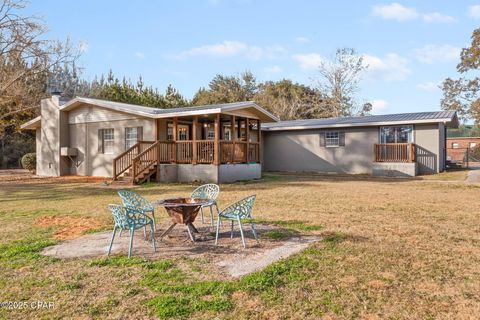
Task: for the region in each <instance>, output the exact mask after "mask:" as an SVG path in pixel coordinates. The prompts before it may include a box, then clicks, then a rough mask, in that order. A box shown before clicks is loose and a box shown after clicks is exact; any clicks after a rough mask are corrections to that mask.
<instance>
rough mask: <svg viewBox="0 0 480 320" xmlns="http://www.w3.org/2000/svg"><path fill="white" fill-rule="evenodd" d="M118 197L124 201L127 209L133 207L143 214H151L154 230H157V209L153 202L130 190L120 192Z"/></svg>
mask: <svg viewBox="0 0 480 320" xmlns="http://www.w3.org/2000/svg"><path fill="white" fill-rule="evenodd" d="M118 195H119V196H120V198H121V199H122V202H123V205H124V206H125V207H132V208H135V209H136V210H139V211H141V212H142V213H143V214H150V215H151V218H152V220H153V228H154V230H156V223H155V208H154V207H153V205H152V203H151V202H149V201H148V200H147V199H145V198H143V197H142V196H140V195H139V194H137V193H135V192H133V191H130V190H125V189H124V190H119V191H118Z"/></svg>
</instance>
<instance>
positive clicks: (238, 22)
mask: <svg viewBox="0 0 480 320" xmlns="http://www.w3.org/2000/svg"><path fill="white" fill-rule="evenodd" d="M26 11H27V13H28V14H32V15H36V16H39V17H41V18H42V19H44V20H45V23H46V24H47V26H48V28H49V30H48V32H47V34H46V36H47V37H49V38H52V39H66V38H67V37H69V38H70V39H71V40H73V41H75V42H77V43H78V44H79V46H80V47H81V50H82V56H81V58H80V65H81V67H82V68H84V71H83V76H84V78H86V79H89V80H92V79H93V78H94V77H95V75H101V74H107V73H108V72H109V70H110V69H112V70H113V72H114V74H115V75H116V76H119V77H122V76H126V77H127V78H130V79H131V80H132V81H136V80H137V79H138V77H139V76H140V75H141V76H142V77H143V81H144V83H145V84H147V85H152V86H154V87H157V88H159V90H160V91H164V90H165V88H166V87H167V86H168V84H172V85H173V86H174V87H175V88H177V89H179V90H180V92H181V93H182V94H183V95H184V96H185V97H187V98H192V97H193V95H194V94H195V92H196V90H197V89H198V88H199V87H206V86H208V83H209V81H210V80H211V79H212V78H213V77H214V76H215V75H216V74H225V75H238V74H240V73H242V72H244V71H245V70H250V71H251V72H252V73H253V74H254V75H255V76H256V77H257V80H258V81H265V80H281V79H291V80H293V81H296V82H300V83H304V84H307V85H315V84H316V81H317V79H318V77H319V73H318V65H319V63H320V61H322V59H329V58H331V57H332V56H333V54H334V53H335V51H336V49H337V48H342V47H349V48H354V49H355V50H356V51H357V52H358V54H360V55H362V56H363V57H364V61H365V63H366V65H368V68H367V71H365V72H364V74H363V75H362V80H361V83H360V90H359V92H358V93H357V100H358V101H359V102H361V103H363V102H371V103H372V104H373V106H374V108H373V113H374V114H386V113H401V112H415V111H432V110H439V109H440V99H441V97H442V92H441V90H440V89H439V88H438V86H439V85H440V84H441V82H442V81H443V80H444V79H445V78H447V77H454V78H456V77H458V73H457V71H456V65H457V64H458V62H459V53H460V50H461V48H464V47H466V46H468V45H469V43H470V37H471V34H472V31H473V30H474V29H475V28H477V27H478V26H479V23H480V1H479V2H474V1H460V0H456V1H447V0H435V1H434V0H425V1H398V2H389V1H385V2H382V1H342V0H336V1H314V0H310V1H309V0H295V1H283V0H276V1H274V0H265V1H261V0H257V1H254V0H230V1H229V0H190V1H188V0H184V1H181V0H180V1H173V0H171V1H153V0H138V1H122V0H115V1H111V0H103V1H99V0H96V1H92V0H82V1H73V0H72V1H69V0H63V1H60V0H32V1H31V3H30V5H29V6H28V7H27V9H26Z"/></svg>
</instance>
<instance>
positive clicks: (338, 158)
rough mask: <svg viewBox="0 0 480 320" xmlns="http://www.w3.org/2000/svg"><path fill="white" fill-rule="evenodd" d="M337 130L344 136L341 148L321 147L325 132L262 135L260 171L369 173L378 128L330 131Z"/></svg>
mask: <svg viewBox="0 0 480 320" xmlns="http://www.w3.org/2000/svg"><path fill="white" fill-rule="evenodd" d="M337 130H338V131H343V132H345V146H343V147H334V148H328V147H321V146H320V132H321V131H325V130H320V129H312V130H292V131H263V168H264V170H266V171H320V172H343V173H352V174H360V173H372V161H373V145H374V144H375V143H378V128H377V127H366V128H351V129H332V131H337Z"/></svg>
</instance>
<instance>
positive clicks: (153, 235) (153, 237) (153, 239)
mask: <svg viewBox="0 0 480 320" xmlns="http://www.w3.org/2000/svg"><path fill="white" fill-rule="evenodd" d="M154 225H155V223H154V222H153V221H152V224H151V225H150V226H151V227H152V243H153V252H157V244H156V243H155V227H154Z"/></svg>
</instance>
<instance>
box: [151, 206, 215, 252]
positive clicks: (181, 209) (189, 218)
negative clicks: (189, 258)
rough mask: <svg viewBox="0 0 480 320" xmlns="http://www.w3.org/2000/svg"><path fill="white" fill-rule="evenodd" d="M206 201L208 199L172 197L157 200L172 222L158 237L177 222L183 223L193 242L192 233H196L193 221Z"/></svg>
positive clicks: (163, 234) (167, 231)
mask: <svg viewBox="0 0 480 320" xmlns="http://www.w3.org/2000/svg"><path fill="white" fill-rule="evenodd" d="M206 203H208V199H194V198H174V199H165V200H160V201H157V202H156V204H157V205H159V206H162V207H164V208H165V210H167V213H168V215H169V216H170V219H172V224H171V225H170V227H169V228H168V229H167V230H165V231H164V232H163V233H162V234H161V235H160V239H161V238H163V237H164V236H166V235H167V234H168V233H170V232H171V231H172V229H173V228H175V226H176V225H177V224H185V226H186V227H187V231H188V235H189V236H190V239H192V241H194V242H195V236H194V234H195V233H198V230H197V228H195V226H194V225H193V222H194V221H195V218H196V217H197V214H198V211H200V208H201V206H202V205H204V204H206Z"/></svg>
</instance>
